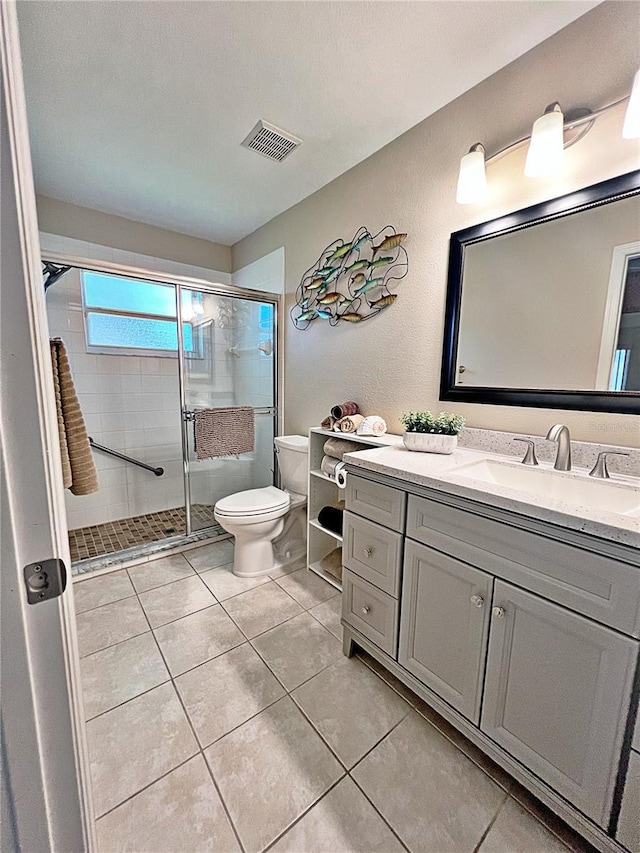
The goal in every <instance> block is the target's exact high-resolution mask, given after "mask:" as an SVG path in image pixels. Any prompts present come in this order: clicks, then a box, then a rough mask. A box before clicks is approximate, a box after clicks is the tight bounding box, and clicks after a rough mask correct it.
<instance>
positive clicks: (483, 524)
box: [407, 495, 640, 636]
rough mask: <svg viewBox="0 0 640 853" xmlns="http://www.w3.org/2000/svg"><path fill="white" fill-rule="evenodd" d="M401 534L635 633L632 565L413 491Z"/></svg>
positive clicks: (639, 574) (637, 605)
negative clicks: (405, 530) (405, 523)
mask: <svg viewBox="0 0 640 853" xmlns="http://www.w3.org/2000/svg"><path fill="white" fill-rule="evenodd" d="M407 536H410V537H411V538H412V539H417V540H418V542H424V543H425V544H426V545H430V546H431V547H433V548H436V549H437V550H438V551H442V552H444V553H445V554H449V555H450V556H452V557H457V558H458V559H460V560H463V561H464V562H465V563H470V564H471V565H473V566H477V567H478V568H480V569H485V570H486V571H488V572H490V573H491V574H494V575H498V577H502V578H505V579H506V580H510V581H513V582H514V583H516V584H518V585H519V586H523V587H525V588H527V589H530V590H532V591H533V592H537V593H539V594H540V595H542V596H544V597H545V598H549V599H551V600H552V601H557V602H558V604H563V605H564V606H565V607H569V608H570V609H572V610H575V611H577V612H578V613H582V614H584V615H585V616H590V617H591V618H592V619H596V620H597V621H598V622H602V623H603V624H604V625H609V626H611V627H612V628H617V629H618V630H619V631H623V632H624V633H626V634H631V635H632V636H638V635H640V569H638V568H634V567H633V566H630V565H628V564H626V563H621V562H618V561H617V560H614V559H609V558H607V557H604V556H602V555H600V554H595V553H592V552H590V551H587V550H584V549H582V548H578V547H576V546H574V545H566V544H564V543H563V542H559V541H558V540H554V539H549V538H547V537H546V536H543V535H539V534H536V533H530V532H529V531H527V530H520V529H519V528H517V527H511V526H510V525H507V524H503V523H502V522H500V521H494V520H493V519H490V518H485V517H484V516H482V515H480V514H476V513H474V512H467V511H466V510H462V509H458V508H456V507H453V506H449V505H447V504H444V503H440V502H439V501H432V500H429V499H427V498H421V497H417V496H416V495H410V496H409V504H408V510H407ZM470 543H473V544H470Z"/></svg>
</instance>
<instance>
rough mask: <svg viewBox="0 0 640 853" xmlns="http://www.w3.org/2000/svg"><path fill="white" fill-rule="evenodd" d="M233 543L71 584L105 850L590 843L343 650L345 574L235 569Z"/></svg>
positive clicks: (428, 848)
mask: <svg viewBox="0 0 640 853" xmlns="http://www.w3.org/2000/svg"><path fill="white" fill-rule="evenodd" d="M232 557H233V550H232V545H231V543H230V542H221V543H214V544H212V545H206V546H203V547H201V548H198V549H194V550H190V551H187V552H185V553H184V555H182V554H177V555H172V556H170V557H165V558H162V559H159V560H155V561H153V562H148V563H145V564H144V565H142V566H140V567H132V568H129V569H128V570H120V571H118V572H114V573H111V574H106V575H102V576H100V577H96V578H92V579H89V580H82V581H80V582H77V583H76V584H75V585H74V592H75V601H76V609H77V613H78V616H77V620H78V629H79V631H78V633H79V643H80V653H81V669H82V679H83V689H84V693H85V712H86V718H87V721H88V722H87V731H88V741H89V751H90V759H91V771H92V776H93V796H94V804H95V810H96V815H97V835H98V843H99V849H100V851H101V853H118V852H119V851H134V853H196V851H216V853H227V852H228V853H261V851H265V850H272V851H274V853H347V851H349V853H400V851H410V853H447V851H451V853H476V852H477V853H563V851H564V853H566V851H567V849H572V850H574V851H584V850H587V849H588V847H587V845H586V844H585V842H583V841H581V839H579V838H578V836H577V835H575V833H573V832H572V831H571V830H569V829H568V828H567V827H566V826H565V825H564V824H563V823H562V822H561V821H559V820H558V818H555V817H554V816H553V815H551V813H550V812H548V811H547V810H546V809H545V808H544V807H543V806H541V805H540V804H539V803H536V801H535V800H533V799H532V798H531V797H530V796H529V795H528V794H527V793H526V792H525V791H524V790H523V789H522V788H520V786H518V785H517V783H516V782H514V781H513V780H512V779H511V778H510V777H508V776H507V775H506V774H505V773H504V772H502V771H500V770H499V769H498V768H497V767H496V766H495V765H493V763H492V762H491V761H489V760H488V759H486V758H485V757H484V756H483V755H481V754H480V753H479V752H478V751H477V750H476V749H474V747H473V746H472V745H471V744H469V742H468V741H466V740H465V739H464V738H463V737H462V736H461V735H459V734H458V733H457V732H456V731H455V730H454V729H452V728H451V727H450V726H448V725H447V724H446V723H445V722H444V721H443V720H442V719H441V718H440V717H438V715H437V714H435V713H434V712H433V711H431V710H430V709H429V708H427V706H426V705H425V704H424V703H423V702H422V701H421V700H420V699H418V697H416V696H415V695H414V694H412V693H411V692H410V691H409V690H407V689H406V688H405V687H404V686H403V685H401V684H400V683H399V682H398V681H397V680H396V679H394V678H393V676H390V675H389V674H388V673H386V672H385V671H384V670H382V669H381V668H380V667H379V665H377V664H376V663H375V661H373V660H372V659H371V658H369V657H368V656H367V655H365V654H364V653H363V654H362V655H359V656H358V657H354V658H352V659H347V658H345V657H344V656H343V655H342V650H341V642H340V641H341V633H342V629H341V626H340V595H339V593H338V592H337V590H335V589H334V588H333V587H332V586H330V585H329V584H326V583H325V582H324V581H322V580H320V579H319V578H318V577H317V576H315V575H313V574H311V573H309V572H307V570H301V571H297V572H293V573H291V574H289V575H284V576H281V575H280V573H278V576H275V575H274V577H273V578H271V577H263V578H260V579H254V580H251V581H248V580H247V579H241V578H236V577H235V576H234V575H233V574H232V573H231V566H230V565H229V560H230V559H232ZM545 824H546V825H545Z"/></svg>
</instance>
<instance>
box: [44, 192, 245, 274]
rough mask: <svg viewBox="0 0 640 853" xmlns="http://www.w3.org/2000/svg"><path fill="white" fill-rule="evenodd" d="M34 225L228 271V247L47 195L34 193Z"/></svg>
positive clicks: (229, 256) (152, 255) (101, 243)
mask: <svg viewBox="0 0 640 853" xmlns="http://www.w3.org/2000/svg"><path fill="white" fill-rule="evenodd" d="M36 204H37V206H38V227H39V229H40V231H44V232H46V233H48V234H58V235H60V236H62V237H73V238H74V239H76V240H84V241H86V242H87V243H98V244H99V245H101V246H109V247H110V248H112V249H123V250H124V251H127V252H136V253H137V254H139V255H150V256H151V257H153V258H165V259H166V260H168V261H177V262H178V263H182V264H190V265H193V266H197V267H206V268H207V269H212V270H220V272H231V248H230V247H229V246H223V245H221V244H220V243H211V242H209V241H208V240H202V239H201V238H199V237H189V236H188V235H187V234H178V233H177V232H176V231H167V230H166V229H164V228H156V227H155V226H154V225H145V224H144V223H143V222H133V221H132V220H131V219H124V218H123V217H122V216H113V215H112V214H109V213H101V212H100V211H99V210H91V209H89V208H87V207H78V206H77V205H75V204H68V203H67V202H65V201H58V200H57V199H54V198H48V197H47V196H43V195H39V196H36Z"/></svg>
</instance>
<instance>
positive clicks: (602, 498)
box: [451, 459, 640, 516]
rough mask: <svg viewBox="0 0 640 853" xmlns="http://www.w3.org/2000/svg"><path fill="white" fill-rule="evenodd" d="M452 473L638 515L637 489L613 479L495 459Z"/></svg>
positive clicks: (603, 508)
mask: <svg viewBox="0 0 640 853" xmlns="http://www.w3.org/2000/svg"><path fill="white" fill-rule="evenodd" d="M451 473H455V474H456V475H458V476H460V477H464V478H465V479H469V480H474V481H476V482H482V483H487V484H492V485H496V486H503V487H506V488H509V489H517V490H518V491H521V492H527V493H529V494H531V495H536V496H539V497H547V498H552V499H555V500H559V501H564V502H565V503H570V504H574V505H576V506H581V507H590V508H591V509H599V510H605V511H606V512H612V513H617V514H618V515H627V516H640V486H635V485H628V484H627V483H621V482H619V481H615V480H594V479H592V478H590V477H588V476H587V475H586V474H577V473H564V472H560V471H555V470H553V469H549V468H535V467H533V466H531V467H529V466H526V465H522V464H518V463H514V464H512V463H510V462H501V461H499V460H497V459H480V460H478V461H477V462H468V463H467V464H465V465H459V466H458V467H457V468H455V469H454V470H453V471H452V472H451Z"/></svg>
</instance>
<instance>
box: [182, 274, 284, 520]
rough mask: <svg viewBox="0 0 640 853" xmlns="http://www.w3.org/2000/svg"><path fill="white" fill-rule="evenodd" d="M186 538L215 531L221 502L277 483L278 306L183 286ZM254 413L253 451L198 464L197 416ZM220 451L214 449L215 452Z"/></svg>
mask: <svg viewBox="0 0 640 853" xmlns="http://www.w3.org/2000/svg"><path fill="white" fill-rule="evenodd" d="M178 290H179V297H178V298H179V300H180V309H181V314H182V324H183V328H184V329H185V333H184V334H183V335H182V341H181V358H180V361H181V372H182V407H183V442H184V447H185V460H184V464H185V492H186V502H187V532H193V531H196V530H202V529H203V528H205V527H210V526H211V525H213V524H215V520H214V518H213V507H214V505H215V503H216V501H217V500H219V499H220V498H222V497H226V496H227V495H230V494H233V493H234V492H239V491H243V490H244V489H256V488H259V487H261V486H267V485H271V484H272V483H273V480H274V452H273V438H274V435H275V426H276V414H277V411H276V365H275V359H276V346H275V342H276V329H275V324H276V306H275V303H273V302H268V301H260V300H258V299H256V300H253V299H242V298H239V297H236V296H227V295H220V294H217V293H214V292H208V291H203V290H195V289H191V288H188V287H185V286H180V287H179V289H178ZM230 406H250V407H251V408H252V409H253V413H254V435H255V442H254V449H253V450H252V451H250V452H245V453H240V454H238V455H229V456H212V457H210V458H206V459H198V458H197V456H196V449H195V440H194V421H193V417H194V412H195V411H196V410H198V409H216V408H222V407H230ZM215 452H216V449H215V447H214V453H215Z"/></svg>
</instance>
